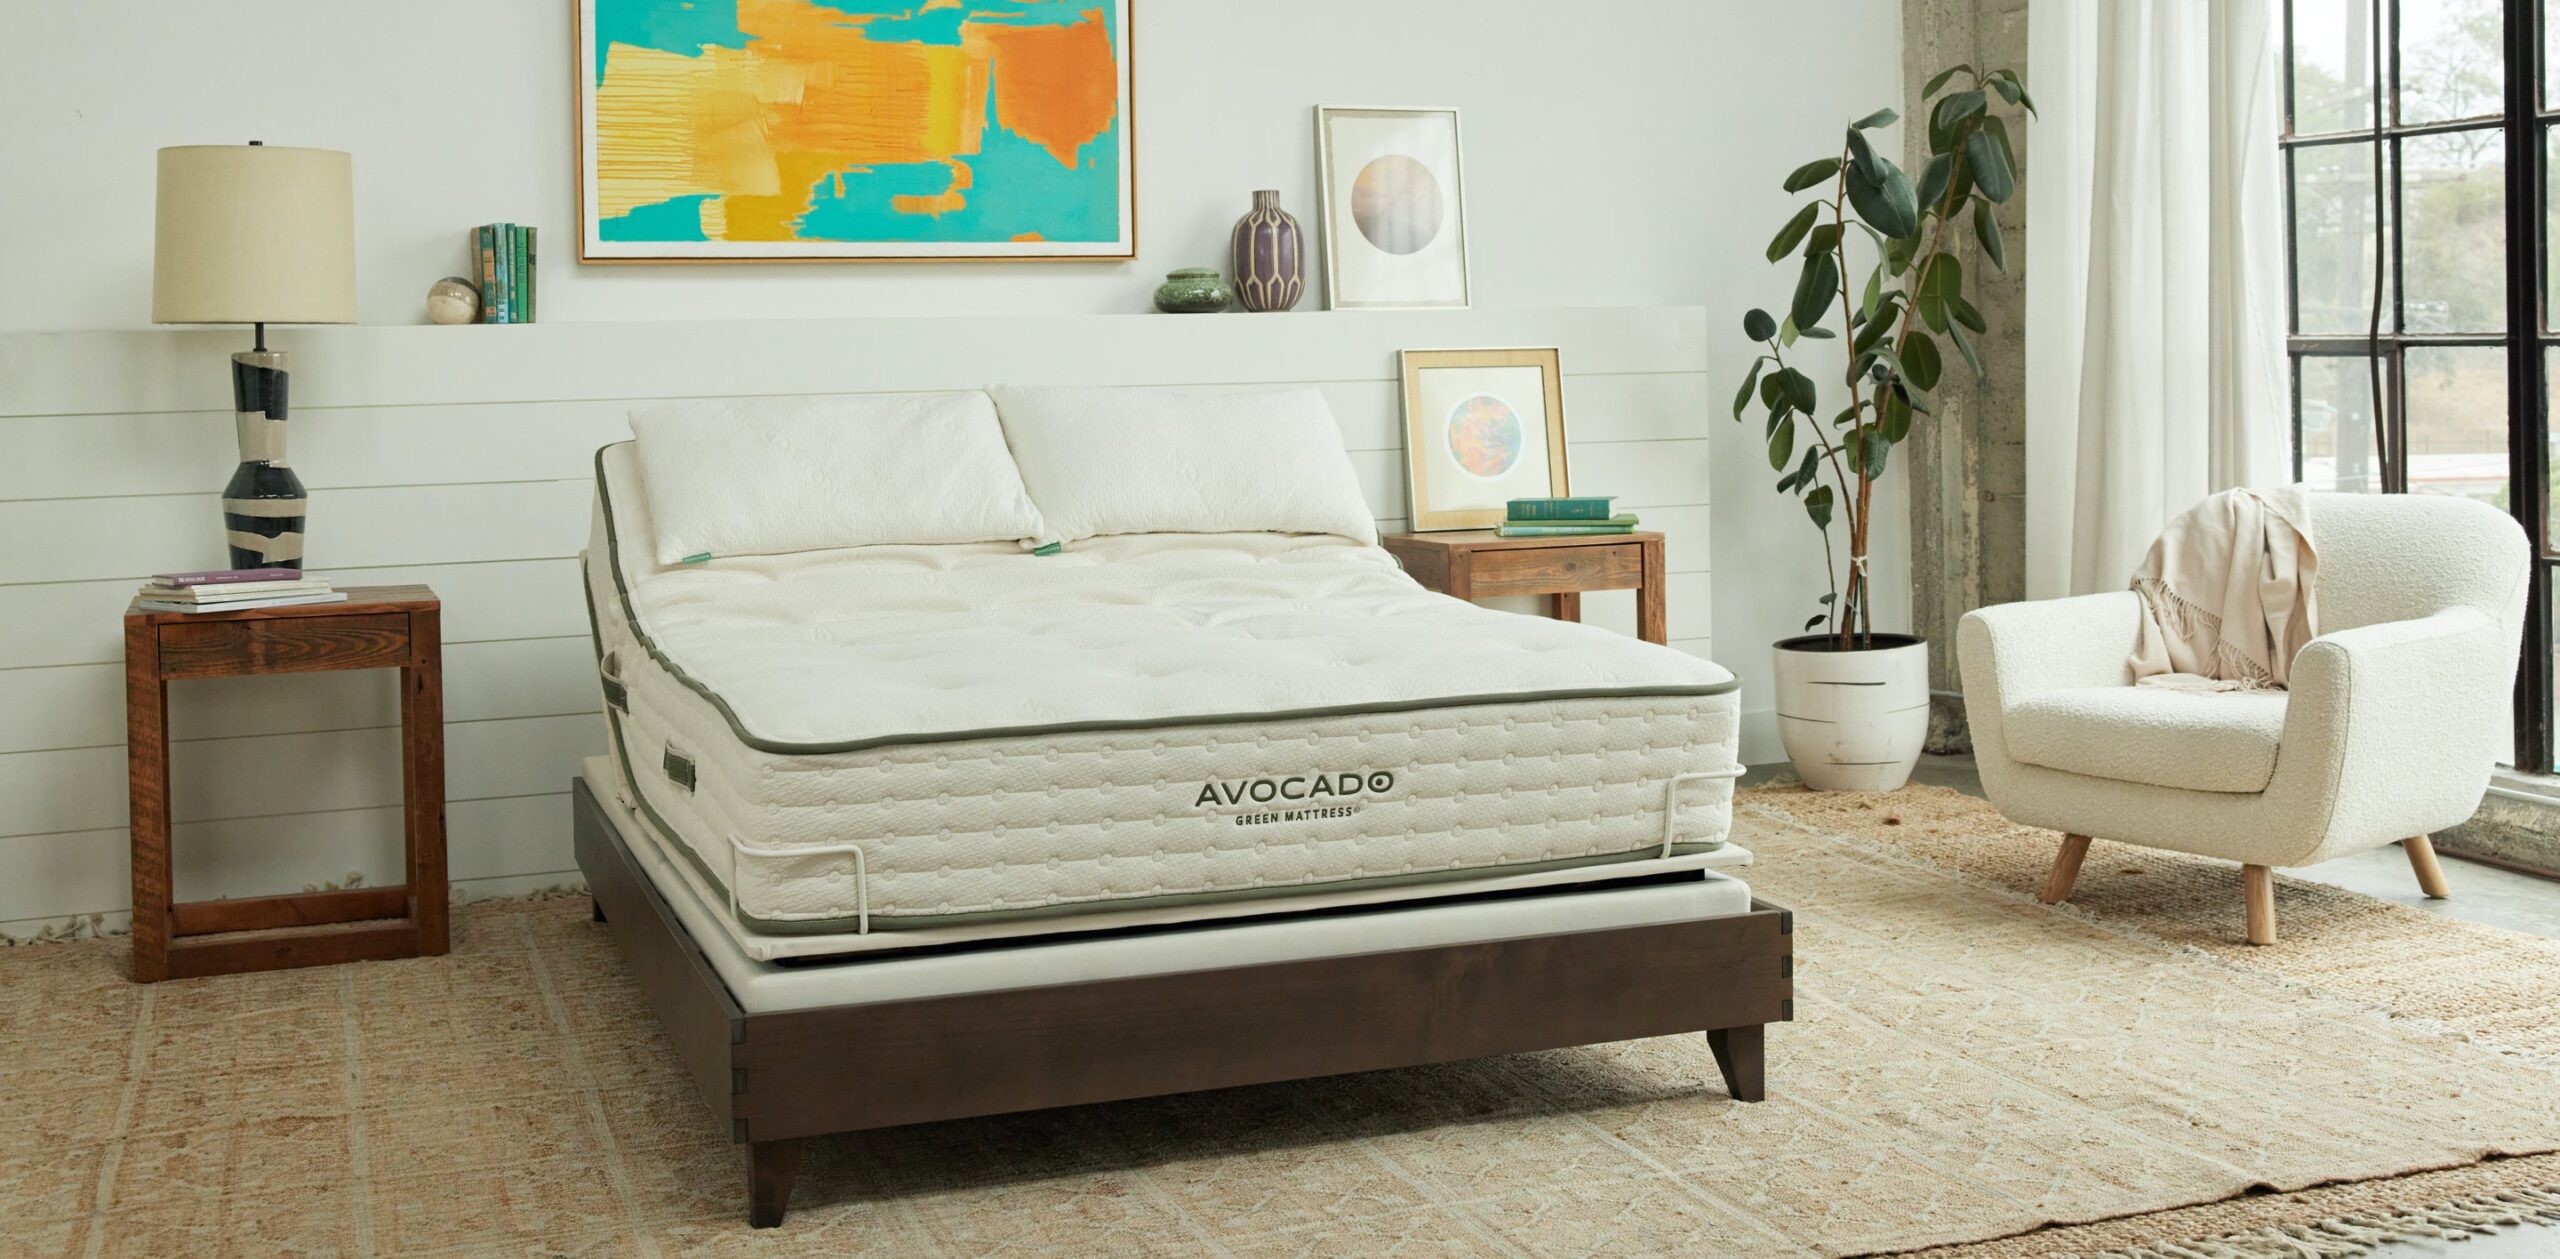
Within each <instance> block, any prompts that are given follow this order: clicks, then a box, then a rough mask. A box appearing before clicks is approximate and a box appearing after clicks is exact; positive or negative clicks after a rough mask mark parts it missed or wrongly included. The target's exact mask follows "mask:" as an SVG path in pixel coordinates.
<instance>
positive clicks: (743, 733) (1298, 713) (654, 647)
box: [587, 442, 1742, 756]
mask: <svg viewBox="0 0 2560 1259" xmlns="http://www.w3.org/2000/svg"><path fill="white" fill-rule="evenodd" d="M630 444H631V443H629V442H612V443H608V444H606V445H603V446H599V447H597V448H596V457H595V466H596V501H597V503H598V504H600V505H601V506H602V508H603V510H604V542H605V568H606V569H607V570H608V571H610V572H611V573H612V574H613V590H614V594H615V596H616V597H617V598H618V599H619V600H620V601H621V603H622V620H623V623H624V624H626V625H628V626H629V627H630V628H631V636H632V637H633V638H635V639H638V640H639V642H640V646H641V647H642V649H644V650H646V651H647V652H648V653H649V658H650V659H652V660H655V661H657V662H658V667H659V668H662V669H665V670H666V671H667V674H668V676H670V677H673V678H674V679H675V680H676V681H677V682H679V683H682V684H683V685H684V686H685V687H686V688H688V689H690V690H692V691H693V692H694V693H696V694H698V695H700V696H702V698H704V699H705V700H708V701H710V703H711V707H712V708H713V709H714V710H715V711H717V712H718V713H719V714H720V716H721V718H722V720H725V721H727V722H728V723H729V730H730V732H731V733H733V734H735V735H737V736H738V741H739V742H740V743H744V744H746V745H747V746H748V747H751V748H754V749H755V750H756V751H759V752H772V753H775V754H777V755H782V756H825V755H829V754H832V753H837V752H860V751H864V750H867V749H870V748H877V747H892V746H899V745H905V744H918V743H964V742H969V741H972V740H977V739H1009V738H1029V737H1034V736H1038V735H1052V734H1090V733H1094V732H1097V731H1104V730H1165V729H1179V728H1182V727H1187V726H1240V725H1258V724H1260V723H1263V722H1268V721H1299V720H1305V719H1309V718H1317V717H1350V716H1357V715H1361V714H1365V713H1401V712H1415V711H1419V710H1422V709H1426V708H1473V707H1480V706H1483V705H1489V704H1524V703H1535V702H1539V701H1542V700H1568V699H1617V698H1624V697H1631V696H1644V695H1723V694H1726V693H1728V692H1731V691H1733V690H1735V689H1737V688H1738V687H1740V686H1741V685H1742V680H1741V679H1739V678H1728V679H1726V680H1725V681H1722V682H1710V683H1707V684H1706V685H1703V686H1612V687H1586V688H1582V689H1578V690H1561V691H1516V692H1511V693H1508V694H1494V695H1457V696H1450V697H1446V698H1441V699H1417V700H1392V701H1385V702H1380V703H1371V704H1333V705H1325V706H1321V707H1316V708H1289V709H1279V710H1274V711H1270V712H1253V713H1203V714H1200V715H1198V716H1191V717H1133V718H1120V719H1111V720H1097V721H1069V722H1058V723H1054V724H1050V725H1040V726H989V727H987V728H985V729H981V730H945V731H935V732H930V733H920V734H892V735H878V736H874V737H872V738H868V739H844V740H838V741H833V742H792V741H790V740H785V739H768V738H765V737H764V736H762V735H759V734H757V733H755V732H754V731H751V730H749V729H747V726H746V723H745V722H743V721H740V720H739V719H738V713H737V710H735V709H733V708H731V707H730V706H729V701H728V700H727V699H725V698H722V696H721V695H720V693H719V692H718V691H715V690H712V689H711V688H710V687H709V686H706V685H704V684H703V683H702V682H701V681H700V680H699V679H697V678H695V677H694V676H693V675H692V674H690V673H687V672H685V671H684V668H683V666H681V665H678V664H677V663H676V662H675V660H674V659H673V658H672V657H670V656H668V655H667V653H666V652H665V651H663V650H661V649H660V648H659V646H658V640H656V639H654V638H651V637H650V636H649V631H648V629H647V628H646V627H644V626H642V625H641V624H640V613H639V610H638V609H637V608H635V607H633V606H632V603H631V588H630V587H629V586H628V585H627V584H625V583H624V581H623V579H622V539H621V536H620V533H619V531H618V530H617V529H616V528H615V527H614V519H613V493H612V491H611V489H609V488H608V487H607V486H606V484H605V476H604V452H606V451H608V450H611V449H613V448H614V447H615V446H627V445H630ZM590 603H591V604H592V599H590ZM595 615H596V613H595V609H594V608H593V607H592V606H590V607H589V608H588V610H587V616H588V619H589V620H590V621H592V620H593V619H594V617H595ZM598 646H599V647H601V646H602V639H601V637H599V639H598ZM599 659H601V654H599Z"/></svg>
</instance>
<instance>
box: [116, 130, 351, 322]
mask: <svg viewBox="0 0 2560 1259" xmlns="http://www.w3.org/2000/svg"><path fill="white" fill-rule="evenodd" d="M156 234H157V238H158V239H157V245H156V247H155V249H154V251H153V255H152V257H153V262H152V268H151V322H153V323H354V322H355V321H356V226H355V175H354V163H353V162H352V161H351V160H349V158H348V157H347V155H346V154H344V153H340V152H338V151H336V150H334V149H288V148H278V147H275V146H272V145H249V144H238V145H233V144H197V145H186V146H183V147H179V148H169V149H162V150H160V208H159V217H158V228H157V233H156Z"/></svg>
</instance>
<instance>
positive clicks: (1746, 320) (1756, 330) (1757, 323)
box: [1742, 306, 1778, 341]
mask: <svg viewBox="0 0 2560 1259" xmlns="http://www.w3.org/2000/svg"><path fill="white" fill-rule="evenodd" d="M1742 335H1744V336H1746V337H1749V338H1751V339H1752V340H1754V341H1766V340H1768V339H1769V338H1771V337H1774V336H1776V335H1778V321H1777V320H1775V319H1773V318H1770V316H1769V312H1767V311H1765V310H1762V309H1760V308H1759V307H1757V306H1754V307H1752V308H1751V309H1749V310H1746V311H1744V312H1742Z"/></svg>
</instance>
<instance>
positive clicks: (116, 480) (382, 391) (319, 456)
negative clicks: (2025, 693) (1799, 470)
mask: <svg viewBox="0 0 2560 1259" xmlns="http://www.w3.org/2000/svg"><path fill="white" fill-rule="evenodd" d="M246 334H247V330H246V329H239V330H209V331H192V330H191V331H184V332H174V331H173V332H67V333H20V334H8V335H0V434H5V437H4V438H0V450H6V451H7V452H8V457H7V459H6V460H5V461H0V539H5V540H6V541H5V544H0V931H5V932H8V933H10V934H14V935H25V934H27V933H29V932H30V931H32V930H35V929H37V928H39V927H41V926H43V925H45V924H46V923H48V922H53V921H58V920H61V919H63V918H65V917H68V916H72V915H85V914H91V913H103V914H106V915H107V916H108V924H109V925H111V926H114V925H121V922H122V917H121V914H122V910H123V909H124V907H125V906H126V904H127V903H128V892H127V886H126V880H127V877H128V876H127V873H126V868H127V867H126V841H125V832H124V825H125V817H126V800H125V754H124V747H123V741H124V704H123V686H124V682H123V671H122V666H121V659H122V640H121V637H120V630H119V625H118V616H119V614H120V612H121V611H122V609H123V606H124V603H125V600H126V599H127V597H128V596H129V595H130V594H131V593H132V590H133V587H134V585H135V583H136V582H137V581H138V580H139V579H140V578H142V577H143V576H144V575H146V574H149V573H152V572H155V571H164V570H169V569H188V568H211V567H217V566H219V565H221V564H222V563H224V562H225V559H224V552H223V550H222V548H221V537H222V535H221V530H220V527H219V515H218V513H217V510H216V506H215V500H216V491H217V490H219V489H220V487H221V485H222V482H223V481H224V479H225V478H227V477H228V476H229V474H230V469H231V467H232V465H233V464H234V463H235V462H236V460H237V455H236V453H235V452H234V450H233V447H232V437H231V423H230V412H231V400H230V394H229V384H228V378H227V375H226V365H225V359H226V357H227V356H228V355H229V354H230V353H231V352H232V351H234V350H236V349H240V348H244V347H245V346H246V344H247V335H246ZM271 342H272V343H274V344H277V345H279V346H281V347H282V348H284V349H286V350H289V351H292V352H293V354H294V365H293V380H292V389H293V396H292V406H293V418H292V425H293V427H292V430H291V439H290V440H291V454H292V457H293V462H294V465H295V467H296V469H297V470H298V471H299V472H300V473H301V475H302V479H303V481H304V483H305V484H306V485H307V486H308V487H309V489H310V491H311V515H310V521H311V524H310V563H311V567H312V569H313V571H315V572H322V573H326V574H327V575H329V576H330V577H332V578H333V579H335V580H336V581H338V582H339V583H341V584H357V583H383V582H412V581H414V582H425V583H427V584H429V585H432V586H434V587H435V589H436V591H437V593H438V594H440V595H441V596H442V597H443V599H444V605H445V610H444V635H445V687H446V692H445V711H446V714H447V718H448V721H449V723H450V724H449V726H448V730H447V753H446V757H447V783H446V791H447V798H448V800H449V802H450V803H449V806H448V811H447V816H448V818H449V826H450V844H451V850H452V851H451V868H452V873H453V878H454V879H455V881H456V883H457V884H458V886H459V890H461V891H462V892H463V893H464V894H465V895H474V894H498V893H506V892H511V891H521V890H526V889H530V888H534V887H540V886H544V885H548V884H555V883H563V882H567V881H569V880H572V879H574V878H575V877H576V875H575V873H574V871H573V870H572V862H571V860H570V855H569V818H568V807H567V803H566V799H565V795H564V793H565V791H566V789H567V785H568V782H569V779H570V777H571V775H572V774H573V773H574V772H575V771H576V767H577V764H578V761H579V759H580V758H581V757H584V756H586V755H588V754H591V753H594V752H597V751H600V750H602V747H603V742H604V733H603V728H602V725H601V723H600V722H599V721H598V720H597V717H596V706H597V697H596V683H595V673H594V665H593V660H592V657H591V654H590V652H589V649H588V646H587V639H586V635H587V626H586V620H585V616H586V614H585V611H584V607H583V605H582V603H581V602H580V598H579V587H578V582H577V577H576V572H575V568H576V556H577V553H578V549H579V547H580V546H581V545H582V544H583V543H584V541H585V538H586V524H587V506H588V498H589V493H590V484H591V482H590V460H591V458H592V456H593V454H594V452H595V449H596V448H597V447H598V446H600V445H603V444H605V443H607V442H612V441H618V440H620V439H622V438H624V437H626V436H628V430H627V428H626V425H625V422H624V418H623V417H624V416H625V414H626V413H627V412H628V411H629V410H630V409H631V408H632V407H633V406H635V405H639V404H643V403H647V402H652V401H657V400H662V399H670V398H685V397H724V396H736V395H745V394H812V393H852V392H899V391H912V390H932V389H957V388H973V387H976V386H978V385H981V384H986V383H1024V384H1160V385H1228V384H1258V383H1300V382H1307V383H1314V384H1319V385H1321V386H1322V387H1323V388H1324V390H1325V392H1326V394H1327V396H1328V397H1330V398H1331V400H1332V403H1333V406H1334V410H1335V413H1336V414H1337V415H1338V416H1339V417H1340V419H1341V421H1342V427H1343V430H1344V434H1345V436H1346V438H1347V440H1348V442H1349V445H1350V449H1351V451H1352V457H1353V460H1354V462H1355V463H1356V464H1357V466H1358V467H1359V469H1360V473H1361V479H1362V482H1363V484H1364V485H1365V486H1366V487H1367V489H1368V493H1369V497H1370V501H1371V502H1372V503H1373V504H1374V505H1375V508H1376V511H1377V514H1378V516H1379V518H1380V520H1379V525H1380V527H1381V528H1382V529H1395V528H1401V527H1403V519H1402V518H1403V516H1404V515H1405V511H1406V507H1405V502H1404V479H1403V470H1402V469H1403V463H1402V454H1401V448H1402V436H1401V434H1402V426H1401V423H1400V420H1399V412H1398V402H1397V384H1396V361H1395V351H1396V350H1398V349H1421V348H1434V347H1471V346H1522V345H1555V346H1560V347H1562V350H1563V361H1564V369H1565V413H1566V420H1567V431H1568V434H1569V437H1570V439H1571V452H1570V457H1571V466H1572V471H1573V481H1574V486H1575V488H1576V489H1578V490H1582V491H1584V492H1589V493H1613V494H1616V495H1618V496H1619V498H1620V502H1621V503H1622V504H1623V505H1624V506H1626V507H1629V508H1632V509H1634V510H1636V511H1639V512H1641V513H1642V514H1643V516H1644V519H1645V524H1646V526H1647V527H1649V528H1659V529H1662V530H1663V531H1665V532H1666V533H1668V534H1669V535H1670V542H1669V561H1670V570H1671V579H1670V587H1671V588H1670V616H1671V635H1672V637H1673V639H1674V640H1675V645H1678V646H1681V647H1683V648H1686V649H1688V650H1691V651H1695V652H1698V653H1699V654H1702V655H1703V654H1706V652H1707V649H1708V641H1707V636H1708V628H1707V627H1708V615H1709V606H1708V601H1709V592H1708V574H1707V557H1708V548H1707V541H1708V539H1707V440H1706V434H1707V431H1708V428H1707V426H1708V424H1709V423H1710V421H1711V420H1713V419H1714V418H1715V417H1716V415H1717V410H1718V408H1717V407H1716V405H1715V403H1714V402H1713V400H1712V399H1711V397H1710V392H1711V391H1710V389H1709V386H1708V381H1707V376H1706V358H1707V325H1706V312H1705V311H1704V310H1703V309H1700V308H1697V307H1658V308H1657V307H1647V308H1628V309H1571V310H1501V311H1449V312H1396V313H1389V312H1377V313H1360V314H1350V313H1343V314H1327V313H1299V314H1290V315H1265V316H1250V317H1248V316H1243V315H1225V316H1214V317H1177V316H1169V315H1157V316H1136V315H1129V316H1121V315H1096V316H1072V317H1028V318H1012V317H1007V318H941V319H911V320H902V319H846V320H820V321H794V322H788V323H757V322H704V323H587V324H537V325H530V326H522V327H466V328H432V327H354V328H307V329H306V328H297V329H284V330H278V331H277V332H275V333H274V334H273V335H272V336H271ZM1584 610H1585V611H1584V615H1585V618H1586V619H1587V620H1590V621H1592V622H1593V623H1595V624H1601V625H1607V626H1611V627H1613V628H1616V629H1619V630H1622V631H1631V630H1632V626H1633V622H1634V607H1633V602H1632V599H1631V598H1630V597H1629V596H1627V595H1625V594H1623V593H1621V594H1614V595H1605V596H1604V595H1595V596H1592V597H1590V598H1589V599H1587V600H1586V601H1585V603H1584ZM391 677H392V675H390V674H387V673H376V674H299V675H287V676H280V677H267V678H247V679H228V680H218V681H200V682H181V683H176V684H174V685H173V686H172V687H171V707H172V715H171V732H172V738H173V740H174V748H173V761H174V763H175V766H176V770H175V774H176V778H175V784H174V787H175V792H176V800H175V813H176V817H177V820H178V827H177V858H176V864H177V881H178V893H179V895H180V896H181V897H184V898H201V897H211V896H235V895H254V894H259V893H264V892H275V891H291V890H294V889H296V888H299V887H302V886H304V885H306V884H316V883H323V882H339V881H343V880H345V879H346V878H347V877H348V876H349V875H350V874H357V875H360V876H361V877H363V878H364V879H365V881H366V882H368V883H373V884H381V883H385V882H391V881H394V880H396V879H397V878H398V873H397V870H398V867H397V855H398V852H399V817H398V812H397V810H396V808H395V807H394V806H395V805H396V804H397V803H398V801H399V799H400V770H399V761H398V758H397V756H396V755H395V750H396V748H397V744H398V737H399V732H398V720H399V709H398V704H397V698H396V694H395V692H394V690H393V687H392V685H391Z"/></svg>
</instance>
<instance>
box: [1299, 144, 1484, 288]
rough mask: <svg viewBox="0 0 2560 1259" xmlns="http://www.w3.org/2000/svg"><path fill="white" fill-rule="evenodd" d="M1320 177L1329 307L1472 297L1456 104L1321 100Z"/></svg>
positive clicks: (1317, 166) (1318, 158)
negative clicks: (1400, 105)
mask: <svg viewBox="0 0 2560 1259" xmlns="http://www.w3.org/2000/svg"><path fill="white" fill-rule="evenodd" d="M1316 181H1317V183H1318V184H1319V185H1320V187H1321V194H1320V198H1319V199H1320V201H1321V202H1322V205H1321V206H1320V209H1321V211H1322V215H1321V218H1322V223H1323V228H1324V282H1325V305H1326V307H1327V308H1328V309H1331V310H1392V309H1405V308H1414V307H1424V308H1429V307H1444V306H1465V305H1466V304H1467V302H1468V292H1467V197H1466V181H1465V178H1464V176H1463V174H1462V173H1461V171H1460V169H1459V163H1458V111H1457V110H1454V109H1372V108H1366V107H1358V106H1347V105H1319V106H1317V107H1316Z"/></svg>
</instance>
